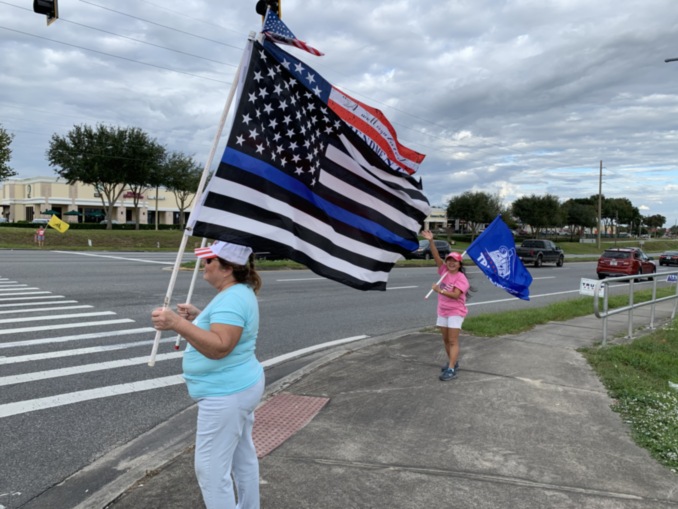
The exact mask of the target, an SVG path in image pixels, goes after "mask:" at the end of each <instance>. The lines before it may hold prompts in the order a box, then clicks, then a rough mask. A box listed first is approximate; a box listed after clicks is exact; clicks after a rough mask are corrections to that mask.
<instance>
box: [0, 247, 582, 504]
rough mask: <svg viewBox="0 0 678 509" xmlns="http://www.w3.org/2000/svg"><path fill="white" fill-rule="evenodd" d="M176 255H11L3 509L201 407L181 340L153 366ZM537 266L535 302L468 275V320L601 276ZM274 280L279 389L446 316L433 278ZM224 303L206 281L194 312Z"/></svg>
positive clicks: (424, 272)
mask: <svg viewBox="0 0 678 509" xmlns="http://www.w3.org/2000/svg"><path fill="white" fill-rule="evenodd" d="M174 257H175V255H174V254H171V253H93V252H89V253H74V252H55V251H47V250H45V251H11V250H0V387H2V389H1V390H0V433H1V435H0V436H2V442H1V445H0V509H3V507H4V508H8V509H9V508H19V507H22V506H25V505H26V504H28V503H29V502H30V501H31V500H32V499H34V498H35V497H36V496H39V495H40V493H42V492H44V491H45V490H48V489H49V488H50V487H51V486H54V485H57V484H58V483H60V482H62V481H63V480H64V479H66V478H67V477H68V476H70V475H72V474H73V473H75V472H77V471H79V470H80V469H82V468H84V467H85V466H87V465H88V464H90V463H91V462H92V461H94V460H95V459H96V458H98V457H100V456H102V455H103V454H105V453H106V452H108V451H110V450H111V449H114V448H116V447H118V446H120V445H122V444H125V443H127V442H129V441H130V440H132V439H134V438H135V437H137V436H139V435H140V434H142V433H144V432H145V431H147V430H149V429H151V428H153V427H155V426H156V425H158V424H159V423H162V422H164V421H165V420H167V419H168V418H170V417H172V416H173V415H175V414H177V413H178V412H180V411H181V410H183V409H185V408H186V407H188V406H189V405H191V404H192V402H191V400H190V399H189V398H188V396H187V394H186V391H185V388H184V386H183V382H182V380H181V377H180V376H179V375H180V372H181V370H180V368H181V359H180V356H181V352H177V351H175V350H174V348H173V344H174V339H175V337H174V336H173V335H171V334H169V333H163V343H162V344H161V345H160V349H159V352H158V358H157V361H156V364H155V366H154V367H149V366H148V365H147V361H148V357H149V354H150V351H151V342H152V339H153V338H154V336H155V332H154V331H153V330H152V329H151V327H150V320H149V316H150V312H151V310H152V309H153V308H154V307H156V306H159V305H161V304H162V302H163V299H164V296H165V294H166V292H167V288H168V284H169V281H170V275H171V270H170V268H171V266H172V265H173V263H174ZM187 258H188V257H187ZM191 258H192V257H191ZM530 270H531V271H532V274H533V276H534V282H533V284H532V287H531V295H532V300H531V301H530V302H525V301H520V300H518V299H515V298H513V297H511V296H509V295H508V294H506V293H505V292H504V291H502V290H500V289H498V288H496V287H494V286H492V285H491V284H490V283H489V282H488V281H487V280H486V279H485V277H484V276H483V275H482V274H481V273H480V272H479V271H478V270H477V269H475V268H472V269H470V270H469V272H468V274H469V278H470V280H471V284H472V286H473V287H474V288H475V289H476V291H475V292H474V293H473V296H472V297H471V299H470V300H469V309H470V314H471V315H473V314H477V313H485V312H490V311H502V310H508V309H522V308H528V307H531V306H542V305H545V304H547V303H550V302H554V301H557V300H562V299H567V298H572V297H576V296H577V295H578V290H579V281H580V279H581V278H582V277H586V278H591V277H593V278H595V265H594V263H592V262H582V263H573V264H568V263H566V264H565V266H564V267H562V268H555V267H550V266H545V267H542V268H539V269H530ZM191 277H192V272H188V271H187V272H180V273H179V274H178V275H177V280H176V285H175V289H174V292H173V295H174V298H173V300H172V302H173V303H177V302H183V301H185V296H186V295H187V293H188V289H189V286H190V282H191ZM262 278H263V288H262V291H261V293H260V306H261V329H260V336H259V343H258V357H259V359H260V360H262V361H265V362H267V363H268V364H272V365H274V366H276V367H273V368H268V369H267V380H268V381H269V382H270V381H273V380H274V379H275V378H276V377H279V376H281V374H280V373H281V371H282V370H284V367H283V366H284V364H282V363H281V362H280V356H284V355H286V354H290V352H295V351H298V350H300V349H307V348H310V347H314V346H316V345H321V344H324V343H327V342H331V341H337V340H343V339H346V338H359V337H365V336H378V335H382V334H387V333H390V332H394V331H400V330H409V329H417V328H422V327H425V326H431V325H432V324H433V323H434V319H435V307H436V306H435V302H436V299H435V295H433V296H432V298H431V299H429V300H425V299H424V295H425V294H426V293H427V292H428V290H429V289H430V287H431V284H432V283H433V282H434V281H436V280H437V274H436V272H435V270H434V269H433V268H402V269H395V270H394V271H393V272H392V274H391V276H390V281H389V289H388V290H387V291H386V292H360V291H357V290H353V289H351V288H348V287H345V286H342V285H340V284H338V283H334V282H332V281H328V280H325V279H323V278H319V277H317V276H315V275H314V274H312V273H311V272H309V271H305V270H303V271H271V272H262ZM212 295H213V290H212V289H211V287H209V286H208V285H207V284H206V283H205V282H203V281H202V279H201V278H199V279H198V281H197V284H196V285H195V290H194V294H193V299H192V300H193V302H194V303H195V304H196V305H198V306H199V307H200V306H203V305H204V304H206V303H207V302H208V301H209V299H210V298H211V297H212ZM182 349H183V346H182ZM297 362H299V361H297ZM301 362H303V360H302V361H301ZM276 370H278V372H277V371H276Z"/></svg>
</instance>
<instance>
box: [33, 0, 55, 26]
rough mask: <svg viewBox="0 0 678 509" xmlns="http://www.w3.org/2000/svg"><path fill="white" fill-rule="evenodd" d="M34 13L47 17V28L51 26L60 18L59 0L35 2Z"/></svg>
mask: <svg viewBox="0 0 678 509" xmlns="http://www.w3.org/2000/svg"><path fill="white" fill-rule="evenodd" d="M33 12H37V13H38V14H44V15H45V16H47V26H49V25H51V24H52V23H54V22H55V21H56V19H57V18H58V17H59V6H58V5H57V0H33Z"/></svg>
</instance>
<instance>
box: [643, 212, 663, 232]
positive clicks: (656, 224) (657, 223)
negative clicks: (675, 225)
mask: <svg viewBox="0 0 678 509" xmlns="http://www.w3.org/2000/svg"><path fill="white" fill-rule="evenodd" d="M644 223H645V225H646V226H648V227H649V228H650V231H656V230H657V228H661V227H662V226H664V223H666V218H665V217H664V216H662V215H661V214H655V215H653V216H645V218H644Z"/></svg>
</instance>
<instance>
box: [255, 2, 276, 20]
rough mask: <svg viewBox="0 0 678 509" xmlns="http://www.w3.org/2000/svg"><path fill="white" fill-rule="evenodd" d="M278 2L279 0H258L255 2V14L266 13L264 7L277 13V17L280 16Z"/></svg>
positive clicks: (262, 14)
mask: <svg viewBox="0 0 678 509" xmlns="http://www.w3.org/2000/svg"><path fill="white" fill-rule="evenodd" d="M280 4H281V0H259V1H258V2H257V7H256V9H257V14H261V16H262V17H263V16H265V15H266V9H269V8H270V9H271V10H273V11H275V12H276V13H277V14H278V17H279V18H282V12H281V9H280Z"/></svg>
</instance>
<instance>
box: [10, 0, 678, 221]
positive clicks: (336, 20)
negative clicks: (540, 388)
mask: <svg viewBox="0 0 678 509" xmlns="http://www.w3.org/2000/svg"><path fill="white" fill-rule="evenodd" d="M255 4H256V1H255V0H229V1H224V0H221V1H216V0H152V1H151V0H116V2H108V1H104V0H59V14H60V19H59V20H58V21H57V22H56V23H54V24H52V25H51V26H49V27H47V26H46V23H45V17H44V16H40V15H38V14H35V13H33V11H32V2H31V1H30V0H0V54H1V55H2V57H1V59H0V125H2V126H3V127H4V128H5V129H6V130H7V131H9V132H11V133H13V134H14V135H15V138H14V142H13V143H12V146H11V147H12V151H13V153H12V160H11V161H10V165H11V166H12V167H13V168H14V169H15V170H16V171H17V172H18V177H19V178H26V177H33V176H54V170H53V169H52V168H51V167H50V166H49V165H48V163H47V161H46V159H45V151H46V150H47V147H48V145H49V140H50V138H51V136H52V134H53V133H59V134H61V135H64V134H66V133H67V132H68V131H69V130H70V129H72V128H73V126H74V125H76V124H88V125H96V124H97V123H104V124H108V125H116V126H129V127H139V128H141V129H143V130H144V131H146V132H147V133H148V134H149V135H150V136H151V137H152V138H155V139H156V140H157V141H158V142H160V143H161V144H163V145H165V146H166V147H167V148H168V149H169V150H173V151H180V152H184V153H186V154H190V155H192V156H193V157H194V158H195V160H196V161H198V162H200V163H201V164H204V163H205V161H207V160H208V157H209V154H210V151H211V148H212V145H213V142H214V138H215V135H216V133H217V129H218V126H219V120H220V117H221V114H222V110H223V108H224V104H225V101H226V97H227V94H228V91H229V89H230V86H231V82H232V81H233V77H234V73H235V70H236V67H237V64H238V62H239V60H240V57H241V55H242V50H243V48H244V47H245V43H246V39H247V36H248V33H249V32H250V31H252V30H254V31H256V30H259V29H260V27H261V17H260V16H258V15H257V14H256V13H255V10H254V7H255ZM282 14H283V21H285V23H286V24H287V25H288V26H289V27H290V29H291V30H292V31H293V32H295V34H296V35H297V37H298V38H300V39H303V40H305V41H306V42H308V43H309V44H311V45H313V46H315V47H316V48H318V49H320V50H321V51H323V52H324V53H325V56H323V57H313V56H311V55H308V54H305V53H303V52H300V51H299V50H296V49H290V48H289V47H287V48H285V49H286V50H287V51H289V52H291V53H293V54H294V55H295V56H297V57H299V58H301V59H302V60H304V61H306V62H307V63H308V64H309V65H311V66H313V67H314V68H315V69H316V70H317V71H318V72H319V73H321V74H322V75H323V76H324V77H325V78H326V79H327V80H328V81H330V82H331V83H333V84H334V85H335V86H337V87H339V88H341V89H343V90H344V91H345V92H347V93H349V94H350V95H353V96H354V97H356V98H357V99H359V100H362V101H364V102H366V103H368V104H370V105H372V106H375V107H377V108H379V109H381V110H382V111H383V112H384V113H385V114H386V115H387V116H388V118H389V119H390V120H391V122H392V123H393V125H394V126H395V128H396V129H397V131H398V136H399V139H400V141H401V142H403V143H404V144H405V145H407V146H409V147H411V148H413V149H415V150H417V151H419V152H423V153H425V154H426V155H427V157H426V159H425V161H424V163H423V164H422V166H421V168H420V170H419V172H418V175H420V176H421V177H422V179H423V181H424V190H425V191H426V193H427V195H428V197H429V200H430V201H431V203H432V204H433V205H440V204H445V203H447V201H448V200H449V199H450V198H451V197H453V196H455V195H457V194H460V193H462V192H464V191H468V190H472V191H484V192H488V193H492V194H495V193H498V194H499V195H500V196H501V198H502V200H503V201H504V203H505V204H506V205H509V204H510V203H511V202H512V201H513V200H515V199H516V198H519V197H521V196H524V195H531V194H537V195H543V194H545V193H551V194H554V195H556V196H558V197H559V198H560V199H561V200H562V201H564V200H566V199H568V198H578V197H588V196H591V195H594V194H597V193H598V185H599V177H600V170H599V165H600V161H602V162H603V172H602V173H603V177H602V186H603V194H604V195H606V196H608V197H614V198H621V197H625V198H629V199H630V200H631V202H632V203H633V204H634V205H635V206H636V207H638V208H639V209H640V211H641V213H642V214H643V215H654V214H662V215H664V216H665V217H666V219H667V226H669V225H673V224H675V223H676V222H677V221H678V205H677V203H678V200H677V197H678V196H677V195H678V62H673V63H665V62H664V60H665V59H666V58H678V37H677V36H678V4H676V2H675V0H643V1H639V0H598V1H596V2H592V1H590V0H587V1H585V2H584V1H582V0H437V1H432V0H389V1H381V0H335V1H334V2H327V1H326V0H282ZM226 134H227V133H226V132H224V134H223V136H222V137H221V139H220V143H219V146H218V149H217V156H216V158H215V159H216V160H218V159H219V157H220V155H221V152H222V151H223V145H224V140H225V136H226Z"/></svg>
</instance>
